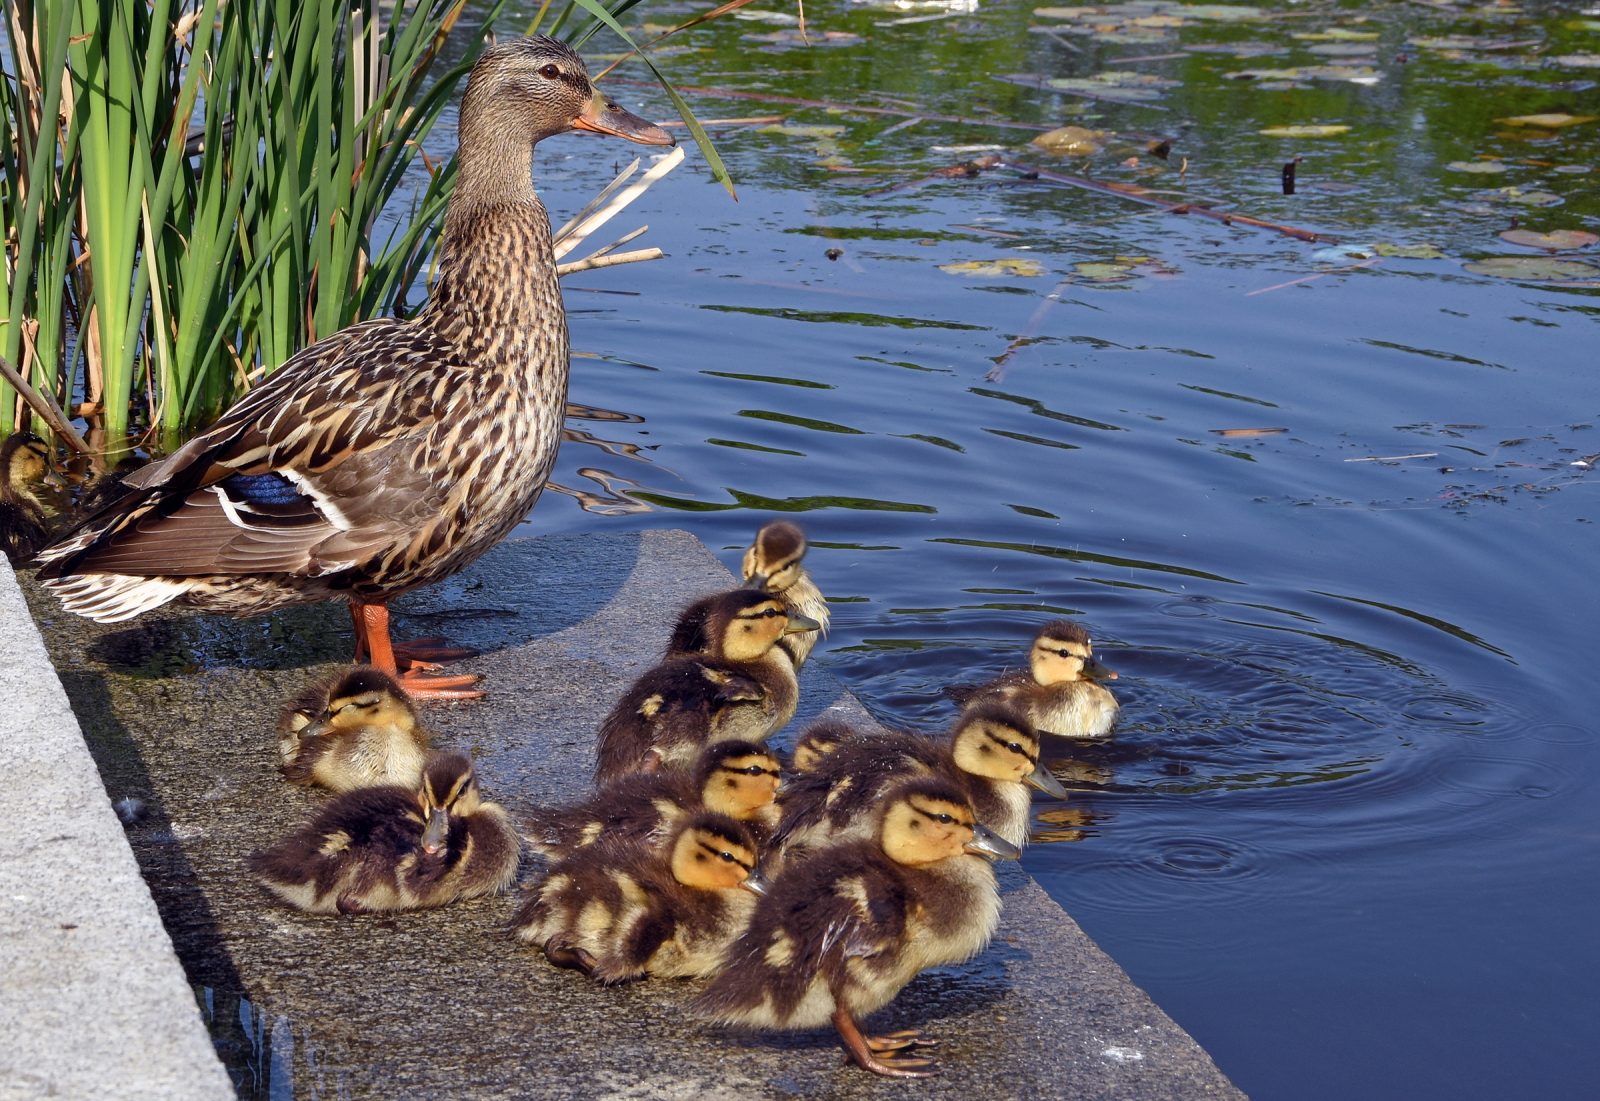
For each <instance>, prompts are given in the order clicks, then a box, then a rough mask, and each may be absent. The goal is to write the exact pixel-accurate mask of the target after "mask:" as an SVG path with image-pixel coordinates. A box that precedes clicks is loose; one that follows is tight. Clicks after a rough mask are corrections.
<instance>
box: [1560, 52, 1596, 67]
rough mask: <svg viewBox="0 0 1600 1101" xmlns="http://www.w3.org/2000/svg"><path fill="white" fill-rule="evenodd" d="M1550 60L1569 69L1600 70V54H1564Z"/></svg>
mask: <svg viewBox="0 0 1600 1101" xmlns="http://www.w3.org/2000/svg"><path fill="white" fill-rule="evenodd" d="M1550 60H1551V61H1554V62H1555V63H1556V64H1557V65H1565V66H1566V67H1567V68H1569V69H1600V54H1562V55H1561V56H1559V57H1552V58H1551V59H1550Z"/></svg>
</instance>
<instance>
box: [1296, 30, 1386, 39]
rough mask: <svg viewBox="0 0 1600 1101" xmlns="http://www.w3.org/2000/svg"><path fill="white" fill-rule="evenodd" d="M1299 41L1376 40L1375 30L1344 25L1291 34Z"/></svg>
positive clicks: (1376, 33)
mask: <svg viewBox="0 0 1600 1101" xmlns="http://www.w3.org/2000/svg"><path fill="white" fill-rule="evenodd" d="M1289 37H1290V38H1297V39H1299V40H1300V41H1301V42H1376V41H1377V40H1378V32H1377V31H1352V30H1348V29H1347V28H1345V27H1329V28H1328V29H1327V30H1325V31H1300V32H1298V33H1296V34H1291V35H1290V36H1289Z"/></svg>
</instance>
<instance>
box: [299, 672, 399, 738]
mask: <svg viewBox="0 0 1600 1101" xmlns="http://www.w3.org/2000/svg"><path fill="white" fill-rule="evenodd" d="M301 714H305V713H304V712H301ZM310 718H311V721H310V723H309V724H308V725H306V726H305V727H304V729H302V730H301V731H300V737H302V738H316V737H320V736H322V735H327V734H339V733H342V732H344V731H346V730H356V729H359V728H362V727H374V726H381V727H391V728H394V729H396V730H400V731H403V732H406V733H410V732H411V731H413V730H415V729H416V726H417V712H416V709H415V708H413V707H412V706H411V699H410V697H408V696H407V695H406V690H405V689H404V688H401V687H400V682H399V681H397V680H395V679H394V678H393V677H391V676H389V674H387V673H385V672H383V671H382V670H381V669H375V668H373V667H372V666H370V665H361V666H357V667H356V668H355V669H352V670H351V671H350V672H348V673H346V674H345V675H344V676H342V677H340V678H339V679H338V680H337V681H335V682H334V684H333V687H332V688H331V689H330V690H329V692H328V706H327V707H326V708H324V709H323V711H322V713H321V714H320V715H314V716H310Z"/></svg>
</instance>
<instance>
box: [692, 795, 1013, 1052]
mask: <svg viewBox="0 0 1600 1101" xmlns="http://www.w3.org/2000/svg"><path fill="white" fill-rule="evenodd" d="M980 854H987V855H989V856H999V857H1009V858H1015V857H1016V856H1017V855H1018V852H1017V850H1016V848H1015V847H1014V846H1011V845H1008V844H1007V843H1006V842H1005V841H1003V840H1001V839H1000V838H998V837H996V836H995V835H994V834H992V833H990V832H989V831H988V830H986V829H984V828H983V827H982V826H980V825H978V823H977V821H976V819H975V817H974V815H973V810H972V804H971V803H970V802H969V801H968V800H967V797H966V795H965V794H964V793H963V792H962V790H961V789H960V788H959V787H958V786H956V785H955V784H952V783H950V782H949V781H948V780H945V779H943V778H940V777H937V776H927V777H921V778H918V779H913V780H907V781H905V782H903V783H901V784H900V785H898V786H897V787H895V788H894V789H892V790H891V792H890V793H889V795H888V797H887V798H886V799H885V800H884V803H883V805H882V807H881V809H880V812H879V815H878V831H877V836H876V837H875V838H872V839H868V840H861V841H851V842H847V843H844V844H838V845H829V846H826V847H824V848H820V849H817V850H814V851H813V852H811V853H809V854H807V855H806V856H804V857H802V858H800V859H798V860H796V861H794V862H793V863H791V864H790V865H788V866H787V867H785V869H784V870H783V872H782V874H780V875H779V876H778V877H777V878H776V879H775V880H774V881H773V882H772V883H771V884H770V885H769V886H768V888H767V892H766V894H765V895H764V896H763V897H762V898H761V899H760V900H759V901H758V902H757V904H756V907H755V913H754V915H753V916H752V917H751V920H750V926H749V928H748V929H747V930H746V931H745V932H744V934H743V935H742V936H740V937H739V939H738V940H737V941H735V942H734V944H733V946H732V947H730V948H729V949H728V954H727V956H726V958H725V959H724V961H723V963H724V970H723V971H722V973H721V974H720V975H719V976H718V977H717V978H716V979H715V980H714V981H713V982H712V983H711V985H710V986H709V987H707V988H706V990H705V992H704V993H702V994H701V995H700V997H699V999H698V1000H697V1001H696V1003H695V1008H696V1009H697V1010H698V1011H699V1012H700V1013H702V1014H703V1015H705V1016H706V1017H709V1018H711V1019H712V1020H715V1021H720V1022H722V1023H725V1024H741V1025H748V1026H753V1027H756V1028H776V1029H801V1028H819V1027H822V1026H824V1025H826V1024H828V1023H829V1022H830V1021H831V1022H832V1023H833V1025H834V1027H835V1028H837V1029H838V1031H839V1036H840V1038H841V1039H842V1040H843V1041H844V1046H845V1049H846V1050H847V1051H848V1052H849V1053H850V1057H851V1059H853V1060H854V1061H855V1063H856V1064H857V1065H858V1066H861V1067H863V1068H865V1069H867V1070H870V1071H872V1072H874V1073H876V1074H885V1075H893V1076H900V1077H918V1078H920V1077H926V1076H928V1075H931V1074H934V1073H937V1068H936V1067H935V1066H934V1065H933V1063H932V1061H931V1060H929V1059H926V1058H922V1057H920V1056H915V1055H907V1054H906V1053H905V1049H906V1048H912V1047H918V1046H923V1045H926V1044H928V1043H929V1042H928V1041H926V1040H922V1039H921V1038H920V1037H919V1036H918V1035H917V1033H916V1032H915V1031H911V1030H907V1031H906V1032H901V1033H896V1034H893V1035H889V1036H864V1035H862V1033H861V1028H860V1025H859V1024H858V1023H857V1022H858V1021H859V1019H860V1018H861V1017H863V1016H865V1015H866V1014H868V1013H871V1012H873V1011H874V1010H876V1009H878V1008H880V1007H882V1006H884V1005H887V1004H888V1003H889V1002H890V1001H891V1000H892V999H893V998H894V996H895V995H896V994H897V993H899V991H900V988H901V987H903V986H905V984H906V983H908V982H910V981H911V979H912V978H913V977H915V976H916V974H917V973H918V972H919V971H922V970H923V969H924V968H928V967H938V966H942V965H944V964H950V963H958V962H960V961H962V960H965V959H969V958H971V957H972V956H974V955H976V954H977V953H978V952H980V951H981V950H982V949H983V948H984V946H985V945H987V944H988V943H989V939H990V938H991V937H992V936H993V935H994V930H995V925H996V924H997V923H998V922H999V919H1000V896H999V893H998V891H997V890H996V887H995V878H994V869H993V868H992V867H991V866H990V864H989V861H988V860H987V859H985V858H984V856H983V855H980Z"/></svg>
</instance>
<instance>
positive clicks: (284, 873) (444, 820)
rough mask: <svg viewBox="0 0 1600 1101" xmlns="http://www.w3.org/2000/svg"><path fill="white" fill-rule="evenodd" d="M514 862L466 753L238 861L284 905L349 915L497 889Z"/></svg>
mask: <svg viewBox="0 0 1600 1101" xmlns="http://www.w3.org/2000/svg"><path fill="white" fill-rule="evenodd" d="M520 854H521V845H520V843H519V841H518V840H517V833H516V831H515V830H514V829H512V827H511V822H510V819H509V818H508V817H507V816H506V812H505V809H504V808H502V807H501V806H499V805H498V804H496V803H490V802H486V801H484V800H483V798H482V796H481V795H480V794H479V791H478V784H477V780H476V778H475V777H474V776H473V772H472V763H471V762H470V761H469V760H468V759H467V757H466V755H465V754H461V753H435V754H433V755H431V756H430V757H429V758H428V762H427V765H426V767H425V768H424V769H423V773H422V780H421V783H420V784H418V785H417V786H416V787H414V788H405V787H401V786H399V785H397V784H385V785H382V786H379V787H369V788H358V789H356V790H355V791H349V792H346V793H345V794H343V795H340V796H338V797H336V798H334V799H333V800H332V801H330V802H329V803H328V804H327V805H326V806H325V807H323V808H322V810H321V811H320V812H318V813H317V815H316V816H315V817H314V818H312V819H311V821H310V822H308V823H307V824H305V825H303V826H301V827H300V828H299V829H297V830H295V831H294V832H293V833H291V834H290V835H289V836H288V837H286V838H284V839H283V840H282V841H280V842H279V843H278V844H276V845H274V846H273V847H271V848H269V849H264V850H262V851H260V852H256V853H252V854H251V855H250V856H249V857H248V859H247V863H248V865H249V868H250V870H251V871H252V872H253V873H255V876H256V878H257V879H258V880H260V882H261V884H262V886H264V887H266V888H267V889H268V890H269V891H271V892H272V893H273V894H276V895H277V896H279V897H280V898H282V899H283V900H284V901H285V902H287V903H289V904H290V905H291V906H295V907H297V908H299V909H301V910H306V911H308V912H310V913H316V914H331V913H334V912H336V911H337V912H338V913H341V914H359V913H365V912H368V911H375V910H420V909H428V908H431V907H435V906H443V905H445V904H447V903H450V902H454V901H456V900H457V899H463V898H476V897H477V896H479V895H487V894H493V893H495V892H497V891H502V890H504V889H505V888H506V887H507V886H509V885H510V883H511V880H512V878H513V877H514V876H515V875H516V872H517V859H518V857H519V856H520Z"/></svg>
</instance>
